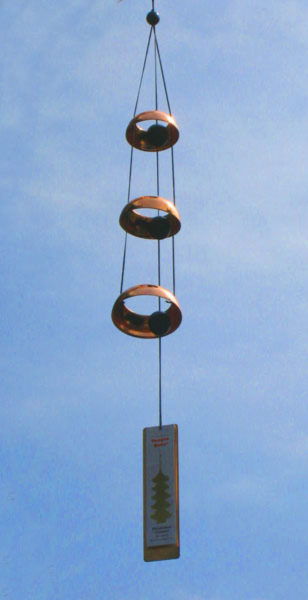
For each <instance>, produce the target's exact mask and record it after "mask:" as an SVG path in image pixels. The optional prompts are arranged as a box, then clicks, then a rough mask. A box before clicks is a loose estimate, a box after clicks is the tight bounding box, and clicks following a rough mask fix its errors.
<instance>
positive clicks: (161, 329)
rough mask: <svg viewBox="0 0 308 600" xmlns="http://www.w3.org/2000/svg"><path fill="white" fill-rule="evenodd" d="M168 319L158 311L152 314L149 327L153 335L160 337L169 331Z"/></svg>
mask: <svg viewBox="0 0 308 600" xmlns="http://www.w3.org/2000/svg"><path fill="white" fill-rule="evenodd" d="M170 325H171V322H170V318H169V316H168V315H167V313H165V312H162V311H160V310H158V311H156V312H154V313H152V314H151V316H150V317H149V327H150V329H151V331H152V332H153V333H155V335H157V336H158V337H161V336H162V335H165V334H166V333H167V332H168V330H169V329H170Z"/></svg>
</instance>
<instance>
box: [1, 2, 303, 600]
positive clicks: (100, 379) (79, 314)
mask: <svg viewBox="0 0 308 600" xmlns="http://www.w3.org/2000/svg"><path fill="white" fill-rule="evenodd" d="M150 5H151V3H150V2H148V4H147V3H145V2H141V1H140V0H125V1H124V2H122V3H120V4H117V3H115V2H112V1H111V0H110V1H109V0H108V2H107V1H106V0H88V1H87V2H86V1H85V0H66V2H65V3H63V2H60V1H59V0H54V1H53V2H50V1H49V2H47V1H46V0H40V2H39V1H38V0H19V1H17V0H1V3H0V11H1V19H0V29H1V47H2V52H1V57H0V63H1V64H0V70H1V100H0V103H1V150H2V152H1V155H2V158H1V184H0V185H1V205H0V211H1V220H0V226H1V256H2V261H1V296H0V300H1V350H2V352H1V355H2V364H1V372H2V376H1V405H0V419H1V437H0V439H1V465H2V469H1V478H0V498H1V517H0V520H1V537H0V567H1V568H0V597H1V599H2V598H3V599H5V600H19V598H23V600H60V598H61V600H73V599H74V600H98V599H99V600H132V599H136V598H140V599H142V600H154V599H155V600H156V599H157V598H159V597H164V598H165V599H166V600H175V599H176V600H295V599H296V600H306V599H307V595H308V573H307V557H308V511H307V497H308V479H307V469H308V409H307V365H306V363H307V360H306V356H307V349H308V342H307V340H308V318H307V308H308V306H307V296H308V286H307V275H308V272H307V271H308V269H307V264H308V262H307V259H308V242H307V240H308V235H307V231H308V214H307V189H308V175H307V156H308V141H307V139H308V138H307V131H308V91H307V90H308V61H307V52H308V7H307V3H306V2H305V1H304V0H267V1H265V0H258V1H257V0H245V2H244V1H243V0H219V1H217V2H215V3H214V2H210V1H208V0H206V1H204V0H191V1H190V2H184V1H182V2H176V1H175V0H169V2H166V1H165V0H160V1H159V2H158V1H157V2H156V7H157V9H158V11H159V12H160V15H161V22H160V24H159V26H158V39H159V44H160V50H161V54H162V58H163V63H164V68H165V74H166V78H167V84H168V91H169V94H170V99H171V105H172V107H173V113H174V115H175V117H176V119H177V122H178V124H179V127H180V133H181V137H180V141H179V143H178V144H177V146H176V147H175V160H176V188H177V206H178V209H179V212H180V215H181V218H182V229H181V232H180V234H179V235H178V236H177V238H176V260H177V297H178V299H179V301H180V303H181V306H182V311H183V323H182V325H181V327H180V329H179V330H178V331H177V332H176V333H175V334H174V335H173V336H169V337H168V338H166V339H164V340H163V419H164V422H165V423H177V424H178V426H179V444H180V445H179V453H180V526H181V558H180V559H179V560H177V561H169V562H165V563H163V562H162V563H153V564H146V563H144V562H143V558H142V428H143V427H145V426H152V425H156V423H157V344H156V342H153V341H149V342H148V341H143V340H137V339H133V338H129V337H127V336H124V335H123V334H121V333H120V332H119V331H118V330H117V329H115V328H114V326H113V324H112V322H111V319H110V312H111V308H112V305H113V302H114V301H115V299H116V297H117V295H118V291H119V285H120V270H121V260H122V251H123V241H124V240H123V238H124V235H123V232H122V230H121V229H120V227H119V225H118V217H119V214H120V212H121V210H122V208H123V206H124V204H125V202H126V194H127V180H128V165H129V146H128V145H127V143H126V141H125V136H124V133H125V129H126V126H127V124H128V122H129V120H130V119H131V117H132V112H133V108H134V103H135V98H136V93H137V85H138V81H139V76H140V69H141V65H142V60H143V55H144V51H145V45H146V39H147V35H148V25H147V24H146V22H145V15H146V13H147V11H148V10H149V9H150V8H151V6H150ZM149 86H150V75H148V76H147V77H146V81H145V90H144V95H143V96H142V99H141V103H140V110H146V109H148V108H152V106H149V103H150V102H152V100H151V97H150V95H149V94H150V87H149ZM147 94H148V95H147ZM146 159H149V156H147V157H143V156H142V157H141V156H139V157H136V169H135V171H134V178H133V189H132V192H133V196H134V195H142V194H148V193H155V192H154V190H152V189H151V191H149V190H148V189H147V190H145V189H144V187H145V185H146V182H147V186H149V187H150V186H153V183H151V184H150V183H149V179H148V177H149V174H150V168H149V166H148V165H149V162H147V160H146ZM144 161H145V162H144ZM167 194H170V192H169V191H167V193H165V194H164V195H167ZM152 250H153V247H152V246H151V243H150V245H147V242H144V241H140V240H131V239H130V240H129V246H128V257H127V277H126V283H125V286H126V287H128V286H129V285H134V284H137V283H141V282H147V281H149V282H150V281H151V279H153V277H154V276H155V271H154V263H153V264H152V263H151V260H152V259H151V257H152ZM152 274H153V277H152ZM164 277H166V278H167V277H168V271H167V269H165V270H164Z"/></svg>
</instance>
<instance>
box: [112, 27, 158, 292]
mask: <svg viewBox="0 0 308 600" xmlns="http://www.w3.org/2000/svg"><path fill="white" fill-rule="evenodd" d="M152 29H153V28H152V27H151V29H150V33H149V37H148V42H147V46H146V51H145V56H144V61H143V66H142V71H141V77H140V82H139V87H138V93H137V98H136V104H135V108H134V117H135V116H136V112H137V107H138V102H139V97H140V91H141V86H142V82H143V76H144V71H145V67H146V63H147V58H148V54H149V47H150V43H151V38H152ZM133 152H134V148H133V146H132V148H131V152H130V162H129V176H128V191H127V202H129V200H130V190H131V182H132V171H133ZM126 251H127V232H125V238H124V250H123V259H122V272H121V284H120V294H122V292H123V284H124V273H125V264H126Z"/></svg>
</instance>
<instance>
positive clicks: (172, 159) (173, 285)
mask: <svg viewBox="0 0 308 600" xmlns="http://www.w3.org/2000/svg"><path fill="white" fill-rule="evenodd" d="M171 170H172V197H173V204H174V206H175V175H174V152H173V146H172V147H171ZM172 288H173V294H174V295H175V241H174V235H173V236H172Z"/></svg>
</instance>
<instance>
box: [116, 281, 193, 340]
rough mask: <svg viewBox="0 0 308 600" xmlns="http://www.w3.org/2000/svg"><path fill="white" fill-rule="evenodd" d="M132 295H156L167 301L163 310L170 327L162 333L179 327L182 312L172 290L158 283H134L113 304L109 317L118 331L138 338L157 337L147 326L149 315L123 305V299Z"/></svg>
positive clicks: (170, 331)
mask: <svg viewBox="0 0 308 600" xmlns="http://www.w3.org/2000/svg"><path fill="white" fill-rule="evenodd" d="M134 296H156V297H157V298H158V297H160V298H162V300H166V301H167V303H168V304H169V308H168V309H167V310H166V311H165V312H166V314H167V315H168V317H169V319H170V329H169V330H168V331H167V333H165V334H164V335H169V334H170V333H173V331H175V330H176V329H177V328H178V327H179V325H180V323H181V321H182V312H181V308H180V305H179V303H178V301H177V299H176V297H175V296H174V295H173V294H172V292H170V291H169V290H167V289H166V288H164V287H162V286H160V285H152V284H141V285H135V286H133V287H131V288H129V289H128V290H126V291H125V292H123V293H122V294H121V295H120V296H119V297H118V299H117V300H116V301H115V303H114V305H113V309H112V313H111V318H112V320H113V323H114V324H115V326H116V327H118V329H120V331H123V333H127V335H132V336H134V337H140V338H157V337H158V336H157V335H155V333H153V331H151V329H150V327H149V318H150V316H151V315H140V314H138V313H136V312H134V311H132V310H130V309H129V308H127V306H126V305H125V300H127V299H128V298H133V297H134ZM161 337H163V336H161Z"/></svg>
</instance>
